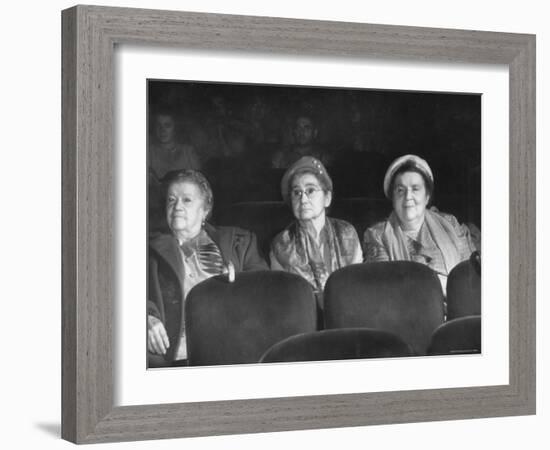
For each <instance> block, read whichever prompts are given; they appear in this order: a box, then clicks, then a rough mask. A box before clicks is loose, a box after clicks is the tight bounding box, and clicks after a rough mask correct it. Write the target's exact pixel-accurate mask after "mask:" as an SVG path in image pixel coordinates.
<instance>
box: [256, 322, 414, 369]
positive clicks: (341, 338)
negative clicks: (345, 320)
mask: <svg viewBox="0 0 550 450" xmlns="http://www.w3.org/2000/svg"><path fill="white" fill-rule="evenodd" d="M411 355H412V351H411V349H410V347H409V346H408V345H407V344H406V343H405V342H404V341H403V340H402V339H401V338H400V337H399V336H397V335H395V334H393V333H388V332H386V331H381V330H374V329H370V328H340V329H335V330H323V331H316V332H313V333H304V334H298V335H296V336H291V337H289V338H287V339H285V340H283V341H281V342H278V343H277V344H275V345H274V346H273V347H271V348H270V349H269V350H268V351H267V352H266V353H265V354H264V355H263V356H262V358H261V360H260V362H264V363H274V362H294V361H327V360H338V359H361V358H388V357H399V356H411Z"/></svg>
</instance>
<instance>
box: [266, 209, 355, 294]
mask: <svg viewBox="0 0 550 450" xmlns="http://www.w3.org/2000/svg"><path fill="white" fill-rule="evenodd" d="M357 245H358V238H357V234H356V232H355V229H354V228H353V227H352V226H351V225H349V224H348V223H346V222H343V221H340V220H336V219H331V218H328V217H327V218H326V222H325V226H324V227H323V229H322V230H321V232H320V234H319V240H318V242H317V241H316V240H315V238H314V230H313V229H312V227H311V226H309V227H308V226H305V227H304V226H301V225H300V224H299V223H298V222H293V223H292V224H291V225H290V226H289V227H288V228H287V229H286V230H285V231H283V232H282V233H281V234H279V236H278V237H277V238H276V239H275V241H274V242H273V247H272V251H273V256H274V257H275V258H276V259H277V261H278V262H279V264H281V266H282V267H283V268H284V269H285V270H286V271H288V272H291V273H296V274H298V275H300V276H302V277H303V278H305V279H306V280H307V281H308V282H309V283H310V284H311V285H312V286H313V287H314V288H315V291H316V292H322V291H323V289H324V287H325V283H326V282H327V279H328V277H329V275H330V274H331V273H332V272H334V271H335V270H337V269H339V268H341V267H344V266H346V265H348V264H351V263H352V262H353V258H354V255H355V250H356V246H357Z"/></svg>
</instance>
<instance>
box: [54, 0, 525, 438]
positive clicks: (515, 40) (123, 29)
mask: <svg viewBox="0 0 550 450" xmlns="http://www.w3.org/2000/svg"><path fill="white" fill-rule="evenodd" d="M116 44H144V45H151V44H154V45H160V46H177V47H181V48H191V49H199V50H200V49H216V50H240V51H245V52H250V51H254V52H263V53H280V54H298V55H327V56H330V57H332V58H340V57H353V58H365V57H382V58H393V59H395V58H397V59H401V60H409V61H410V60H423V61H434V62H435V61H438V62H440V61H453V62H466V63H483V64H506V65H507V66H508V67H509V74H510V75H509V76H510V80H509V81H510V280H509V283H510V286H509V288H510V324H509V325H510V334H509V336H510V355H509V356H510V383H509V384H508V385H502V386H486V387H472V388H452V389H434V390H422V391H402V392H382V393H360V394H346V395H322V396H309V397H287V398H276V399H255V400H237V401H216V402H204V403H180V404H167V405H166V404H163V405H147V406H123V407H114V406H113V361H112V354H113V350H112V339H113V326H114V324H113V310H114V276H113V273H114V264H113V256H114V255H113V250H112V249H113V247H114V245H113V229H114V228H113V226H114V223H113V217H114V211H113V207H114V203H113V186H114V179H113V177H114V173H113V164H112V161H113V159H114V158H113V156H114V154H113V152H114V151H115V148H114V144H113V131H114V130H113V125H112V124H113V121H112V118H113V101H114V100H113V99H114V96H113V94H114V92H113V85H114V81H113V78H114V76H113V74H114V70H113V52H114V47H115V45H116ZM62 53H63V55H62V82H63V88H62V106H63V112H62V119H63V128H62V153H63V156H62V174H63V187H62V196H63V198H62V203H63V218H62V224H63V244H62V254H63V263H62V267H63V279H62V297H63V298H62V303H63V305H62V313H63V317H62V327H63V330H62V346H63V350H62V365H63V369H62V374H63V381H62V383H63V386H62V403H63V413H62V437H63V438H64V439H67V440H70V441H73V442H76V443H93V442H108V441H127V440H140V439H160V438H176V437H187V436H207V435H220V434H232V433H256V432H271V431H284V430H298V429H314V428H325V427H344V426H359V425H368V424H384V423H402V422H412V421H435V420H448V419H464V418H474V417H494V416H509V415H522V414H534V413H535V37H534V36H533V35H524V34H507V33H493V32H480V31H464V30H447V29H433V28H416V27H402V26H386V25H368V24H359V23H339V22H327V21H307V20H293V19H279V18H266V17H246V16H233V15H219V14H202V13H187V12H173V11H156V10H140V9H126V8H107V7H96V6H76V7H73V8H71V9H67V10H65V11H63V12H62Z"/></svg>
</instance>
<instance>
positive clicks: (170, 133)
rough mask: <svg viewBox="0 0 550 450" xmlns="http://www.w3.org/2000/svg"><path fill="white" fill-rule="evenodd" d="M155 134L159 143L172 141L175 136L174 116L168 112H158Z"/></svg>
mask: <svg viewBox="0 0 550 450" xmlns="http://www.w3.org/2000/svg"><path fill="white" fill-rule="evenodd" d="M155 135H156V137H157V139H158V141H159V142H160V143H161V144H169V143H171V142H174V141H175V137H176V124H175V122H174V118H173V117H172V116H170V115H168V114H159V115H158V116H157V118H156V122H155Z"/></svg>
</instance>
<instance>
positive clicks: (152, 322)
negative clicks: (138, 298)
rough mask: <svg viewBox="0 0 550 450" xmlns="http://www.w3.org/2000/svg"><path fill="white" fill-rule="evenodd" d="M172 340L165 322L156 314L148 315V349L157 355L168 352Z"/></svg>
mask: <svg viewBox="0 0 550 450" xmlns="http://www.w3.org/2000/svg"><path fill="white" fill-rule="evenodd" d="M169 347H170V340H169V339H168V334H167V333H166V328H164V324H163V323H162V322H161V320H160V319H158V318H157V317H155V316H151V315H148V316H147V350H149V352H151V353H154V354H156V355H164V354H166V350H168V348H169Z"/></svg>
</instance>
